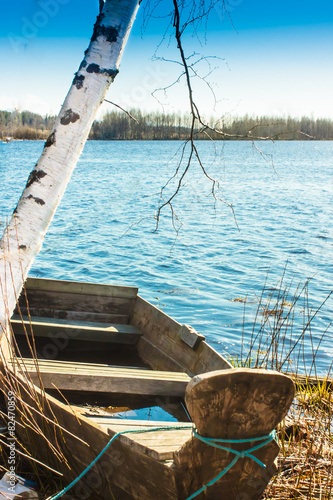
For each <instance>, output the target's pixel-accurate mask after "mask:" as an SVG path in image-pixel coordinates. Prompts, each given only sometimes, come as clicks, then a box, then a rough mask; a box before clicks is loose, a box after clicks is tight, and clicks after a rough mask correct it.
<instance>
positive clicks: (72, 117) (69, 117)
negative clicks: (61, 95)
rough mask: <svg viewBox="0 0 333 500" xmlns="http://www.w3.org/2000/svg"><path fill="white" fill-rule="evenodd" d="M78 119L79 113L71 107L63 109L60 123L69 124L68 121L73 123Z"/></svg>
mask: <svg viewBox="0 0 333 500" xmlns="http://www.w3.org/2000/svg"><path fill="white" fill-rule="evenodd" d="M79 119H80V115H79V114H78V113H74V111H73V110H72V109H67V111H65V113H64V116H63V117H62V118H61V120H60V123H61V125H69V124H70V123H75V122H76V121H77V120H79Z"/></svg>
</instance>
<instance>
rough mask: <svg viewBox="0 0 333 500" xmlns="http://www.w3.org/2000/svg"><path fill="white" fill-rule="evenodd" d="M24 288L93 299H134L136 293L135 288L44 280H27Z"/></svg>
mask: <svg viewBox="0 0 333 500" xmlns="http://www.w3.org/2000/svg"><path fill="white" fill-rule="evenodd" d="M25 288H26V290H27V291H29V290H42V291H48V292H59V293H75V294H81V295H92V296H94V297H98V296H102V297H118V298H125V299H135V297H136V296H137V293H138V288H137V287H132V286H118V285H100V284H96V283H84V282H82V281H63V280H50V279H44V278H30V277H29V278H27V280H26V282H25Z"/></svg>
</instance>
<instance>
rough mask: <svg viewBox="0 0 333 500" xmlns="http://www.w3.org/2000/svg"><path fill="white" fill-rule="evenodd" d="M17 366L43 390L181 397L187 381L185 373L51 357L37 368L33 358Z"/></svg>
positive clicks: (40, 362)
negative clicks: (66, 360)
mask: <svg viewBox="0 0 333 500" xmlns="http://www.w3.org/2000/svg"><path fill="white" fill-rule="evenodd" d="M20 369H21V370H22V371H27V372H28V373H29V374H30V376H31V379H32V381H33V382H34V383H35V384H36V385H38V384H39V377H41V379H42V383H43V385H44V387H45V389H53V388H58V389H60V390H71V391H78V390H79V391H88V392H89V391H92V392H109V393H122V394H145V395H156V396H184V394H185V389H186V385H187V383H188V382H189V380H190V378H189V377H188V376H187V375H186V374H185V373H176V372H157V371H153V370H142V369H129V368H118V367H117V368H113V367H112V366H108V365H97V364H88V363H69V362H68V363H66V362H64V361H62V362H58V361H54V360H53V361H51V362H49V361H48V360H42V361H39V363H38V371H37V369H36V365H35V363H34V361H33V360H29V359H24V360H23V362H21V364H20Z"/></svg>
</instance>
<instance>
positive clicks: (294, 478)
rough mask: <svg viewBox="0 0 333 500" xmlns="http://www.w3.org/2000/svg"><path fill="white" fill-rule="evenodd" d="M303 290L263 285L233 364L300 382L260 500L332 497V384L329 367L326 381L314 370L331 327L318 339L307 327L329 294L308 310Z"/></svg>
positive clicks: (305, 292) (284, 422)
mask: <svg viewBox="0 0 333 500" xmlns="http://www.w3.org/2000/svg"><path fill="white" fill-rule="evenodd" d="M308 286H309V281H307V282H306V283H305V285H303V286H301V285H297V286H296V287H295V288H294V289H292V284H291V283H289V284H288V285H285V283H284V276H283V277H282V279H281V281H280V283H279V284H278V286H276V287H275V288H274V290H273V292H272V288H271V287H269V288H268V287H266V285H265V287H264V289H263V291H262V294H261V296H260V297H259V298H258V308H257V311H256V314H255V320H254V322H253V325H252V331H251V333H250V335H248V334H247V335H245V333H244V331H243V337H242V349H241V354H240V356H238V357H237V358H233V359H232V361H233V364H234V365H235V366H247V367H253V368H268V369H273V370H277V371H283V372H288V373H289V374H291V375H292V376H293V377H294V378H295V380H297V379H301V380H304V383H299V382H298V383H297V382H296V397H295V399H294V402H293V405H292V407H291V409H290V411H289V413H288V415H287V417H286V419H285V421H283V422H282V423H281V424H280V426H279V429H278V430H279V433H278V439H279V445H280V448H281V453H280V455H279V457H278V473H277V475H276V476H275V477H274V478H273V479H272V480H271V482H270V483H269V485H268V487H267V489H266V491H265V493H264V495H263V497H262V498H263V500H287V499H288V500H291V499H295V500H296V499H304V500H305V499H306V500H317V499H318V500H328V499H331V498H333V435H332V432H333V394H332V387H333V381H332V379H330V378H329V376H330V372H331V369H330V368H329V370H328V373H327V377H326V378H321V379H320V378H319V377H317V370H316V356H317V353H318V349H319V346H320V344H321V342H322V340H323V338H324V336H325V335H327V334H328V331H329V329H330V327H331V325H328V326H327V328H326V329H325V331H324V332H322V334H321V336H320V338H319V340H318V336H317V337H316V338H315V336H314V335H313V333H312V322H313V320H314V318H315V317H316V316H317V314H318V313H319V311H320V310H321V309H322V308H323V307H325V305H326V306H327V303H328V301H329V300H330V299H331V296H332V292H331V293H330V294H329V295H328V296H327V297H326V299H325V300H324V302H323V303H322V304H321V305H320V306H319V308H317V309H316V310H311V309H310V306H309V294H308ZM242 302H244V301H243V300H242ZM245 307H246V302H245V306H244V308H245ZM300 313H301V314H302V315H303V327H302V328H301V329H300V330H299V331H297V330H296V328H295V324H294V317H295V315H296V314H300ZM244 317H245V312H244ZM244 324H245V322H244ZM247 333H248V332H247ZM306 346H307V350H309V346H311V352H312V359H310V360H309V358H308V357H306V354H305V353H306V348H305V347H306ZM309 361H310V362H309Z"/></svg>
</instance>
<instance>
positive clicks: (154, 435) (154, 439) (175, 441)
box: [85, 415, 193, 461]
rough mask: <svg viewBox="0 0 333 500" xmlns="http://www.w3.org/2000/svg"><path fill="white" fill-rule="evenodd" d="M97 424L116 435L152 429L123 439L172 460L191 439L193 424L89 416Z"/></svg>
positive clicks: (162, 459)
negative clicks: (129, 431) (154, 429)
mask: <svg viewBox="0 0 333 500" xmlns="http://www.w3.org/2000/svg"><path fill="white" fill-rule="evenodd" d="M85 416H86V417H87V418H89V419H91V420H92V421H93V422H94V423H95V424H97V425H99V426H100V427H101V428H102V429H103V430H104V431H105V432H107V433H108V434H110V436H114V434H116V433H118V432H123V431H128V430H136V431H140V430H147V429H148V430H150V432H143V433H134V434H129V435H126V436H124V437H122V438H121V439H123V440H124V442H125V443H126V442H127V444H128V445H129V446H131V447H132V448H135V450H136V451H137V452H138V453H142V454H144V455H148V456H150V457H152V458H154V459H155V460H159V461H164V460H172V459H173V454H174V453H175V451H177V450H180V448H181V447H182V446H183V445H184V444H185V443H186V441H187V440H188V439H190V437H191V435H192V427H193V424H191V423H189V422H159V421H146V420H127V419H119V418H115V417H109V416H102V417H101V416H89V415H85ZM180 426H182V427H185V426H186V427H188V429H174V428H175V427H180ZM161 427H162V428H165V427H166V428H167V429H169V430H159V431H151V429H152V428H161Z"/></svg>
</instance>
